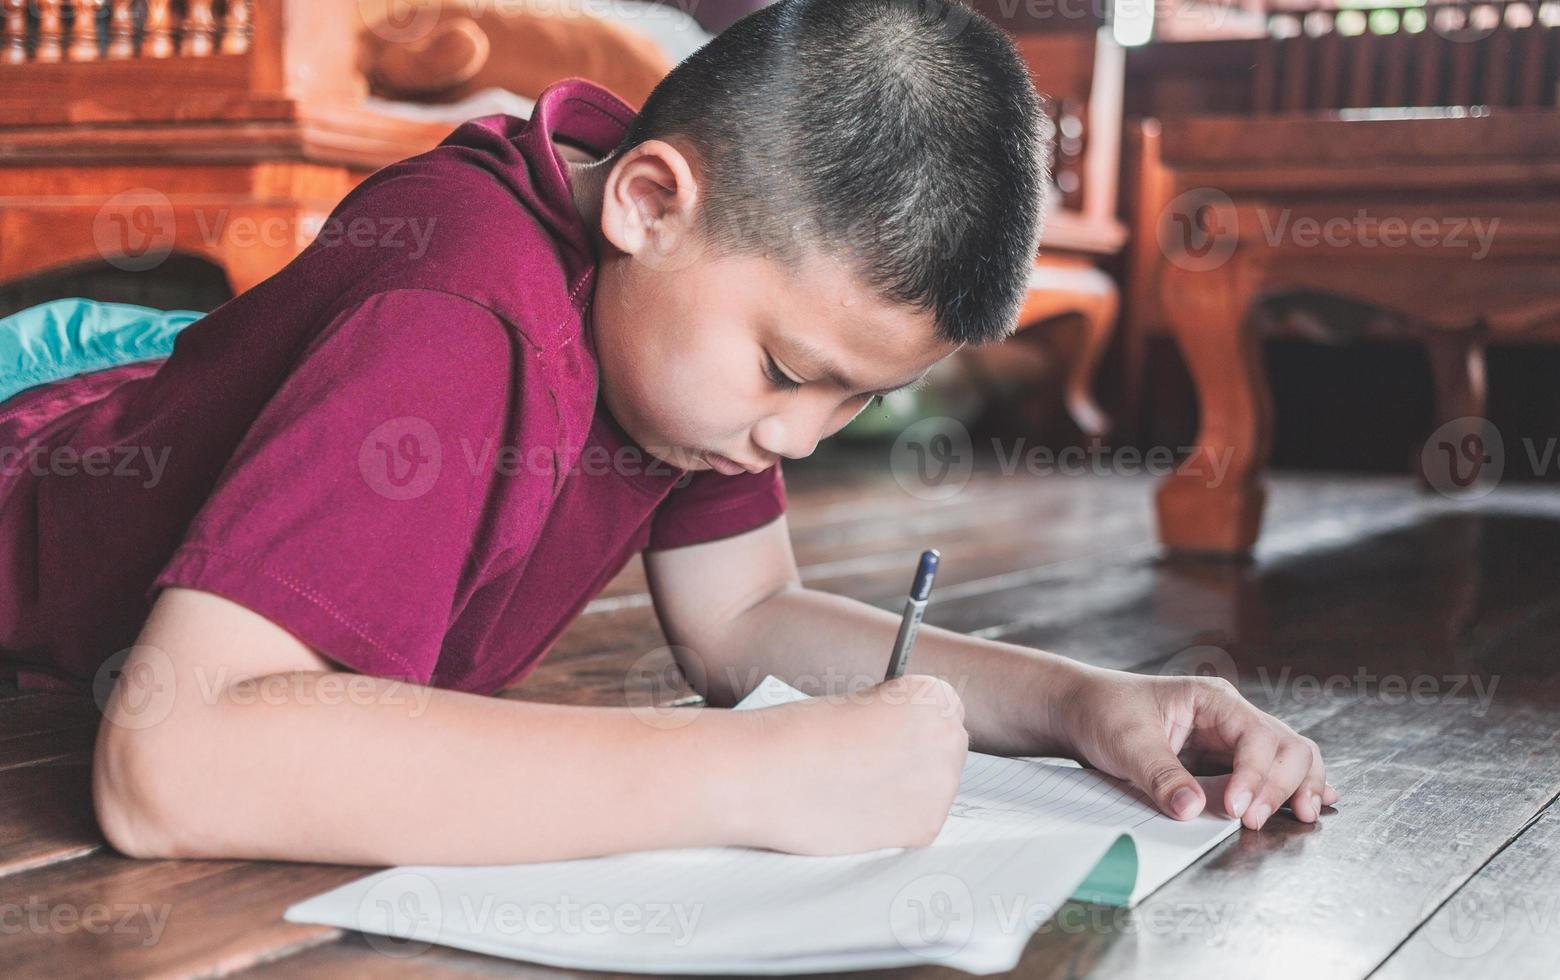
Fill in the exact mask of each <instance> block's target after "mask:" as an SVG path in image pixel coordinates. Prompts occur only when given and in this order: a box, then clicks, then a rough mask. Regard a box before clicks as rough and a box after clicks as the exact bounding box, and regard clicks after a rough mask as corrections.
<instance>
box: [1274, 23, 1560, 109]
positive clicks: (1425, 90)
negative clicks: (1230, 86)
mask: <svg viewBox="0 0 1560 980" xmlns="http://www.w3.org/2000/svg"><path fill="white" fill-rule="evenodd" d="M1268 30H1269V35H1270V37H1269V39H1267V40H1264V41H1260V42H1258V52H1257V62H1256V65H1257V70H1256V73H1255V76H1254V78H1253V82H1252V91H1251V109H1252V111H1253V112H1256V113H1271V112H1308V111H1325V110H1329V109H1347V108H1364V107H1407V106H1467V105H1486V106H1533V107H1537V106H1552V105H1555V102H1556V87H1557V86H1556V82H1557V71H1556V67H1557V61H1560V44H1557V41H1560V3H1557V2H1554V0H1480V2H1477V3H1461V2H1459V3H1441V4H1435V5H1432V6H1428V7H1407V8H1403V7H1375V8H1361V9H1349V10H1337V9H1313V10H1285V11H1277V12H1274V13H1273V14H1272V15H1271V16H1270V17H1269V18H1268Z"/></svg>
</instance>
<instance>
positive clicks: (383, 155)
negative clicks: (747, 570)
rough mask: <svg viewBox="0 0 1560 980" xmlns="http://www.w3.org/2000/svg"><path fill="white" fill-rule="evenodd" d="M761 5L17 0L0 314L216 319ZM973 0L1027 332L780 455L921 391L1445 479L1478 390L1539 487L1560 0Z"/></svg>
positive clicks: (1079, 431)
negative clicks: (1013, 183)
mask: <svg viewBox="0 0 1560 980" xmlns="http://www.w3.org/2000/svg"><path fill="white" fill-rule="evenodd" d="M761 6H764V3H763V2H762V0H661V2H651V0H421V2H413V0H358V2H345V0H342V2H334V3H324V2H318V0H314V2H303V0H251V2H242V0H214V2H199V0H165V2H157V0H127V2H119V0H113V2H108V0H98V2H92V0H75V2H70V0H64V2H53V3H48V2H37V0H33V2H25V3H24V2H5V3H4V5H3V9H4V22H3V23H4V27H3V30H4V37H3V41H0V63H3V64H4V66H5V67H4V69H3V70H4V71H5V72H6V77H7V78H8V79H10V80H11V81H12V84H10V85H7V86H5V87H4V89H3V90H0V172H3V174H4V178H3V181H0V184H3V190H0V315H5V314H7V313H10V312H14V311H16V310H19V309H22V308H25V307H27V306H30V305H33V304H36V303H40V302H43V301H45V300H48V299H53V298H58V297H64V296H85V297H90V298H95V299H101V300H116V301H123V302H135V303H142V304H145V305H149V306H157V307H161V308H165V309H174V308H182V309H193V310H210V309H212V308H214V307H215V306H217V305H219V304H220V303H222V302H223V301H224V300H226V299H227V298H229V297H230V296H232V295H234V294H235V293H237V292H239V291H242V290H243V289H245V288H247V287H248V286H250V285H252V284H254V283H255V282H258V281H259V280H260V279H263V278H265V277H266V276H268V275H270V274H271V273H272V272H274V271H275V270H276V269H278V268H280V267H281V266H282V265H283V264H285V263H286V262H287V261H288V260H289V259H290V258H291V257H292V256H293V255H295V254H296V253H297V252H298V251H299V250H301V249H302V247H303V246H304V245H306V244H307V243H308V241H309V240H310V239H311V237H312V235H313V234H314V233H315V232H316V231H317V230H318V226H319V223H320V221H322V220H323V218H324V217H325V216H326V215H327V214H328V213H329V211H330V209H331V207H332V206H333V205H334V203H335V202H336V201H337V200H339V199H340V197H341V196H342V195H343V194H345V193H346V191H347V190H349V189H350V188H351V187H352V186H353V184H354V183H356V182H357V181H358V180H361V179H362V178H363V177H364V176H366V175H367V174H368V173H370V172H372V171H373V170H374V169H376V168H378V167H380V166H383V165H384V164H386V163H389V162H391V161H393V160H396V159H399V158H401V157H404V156H408V155H411V154H413V153H416V152H418V151H420V150H422V149H424V148H427V147H429V146H431V145H433V144H434V143H436V142H437V141H438V140H439V139H440V138H442V136H443V135H444V134H445V133H447V132H448V131H449V129H450V128H451V127H452V126H453V125H455V124H457V123H459V122H460V121H462V120H464V119H467V118H471V117H473V116H476V115H480V114H483V113H487V112H495V111H504V112H512V113H515V114H517V115H522V116H523V115H526V114H527V113H528V112H529V109H530V107H531V105H532V102H531V100H532V99H533V98H534V97H535V96H536V95H537V94H538V93H539V92H540V91H541V89H542V88H544V87H545V86H546V85H548V84H550V83H551V82H553V81H556V80H557V79H559V78H563V77H567V76H570V75H579V76H584V77H587V78H591V79H592V80H594V81H598V82H600V83H601V84H604V85H607V86H608V87H610V88H612V89H613V90H614V91H616V92H618V93H619V94H620V95H622V96H623V97H624V98H625V99H626V100H627V101H629V102H630V103H632V104H635V105H638V104H641V103H642V101H643V99H644V98H645V96H646V95H647V94H648V92H649V91H650V89H651V88H652V87H653V86H654V85H655V83H656V81H657V80H658V79H659V78H660V77H662V76H663V75H664V74H665V72H667V71H668V70H670V68H671V67H672V66H673V65H675V64H676V63H677V62H678V61H680V60H681V59H682V58H685V57H687V55H688V54H689V53H691V52H692V51H694V50H697V48H698V47H699V46H700V45H702V44H704V43H705V42H707V41H708V40H709V39H710V38H711V37H713V36H714V35H715V34H716V33H717V32H719V31H721V30H723V29H724V28H726V27H727V26H729V25H730V24H731V23H732V22H733V21H735V20H736V19H737V18H739V17H741V16H743V15H745V14H747V13H750V12H751V11H753V10H755V9H757V8H759V7H761ZM972 6H974V7H975V8H977V9H978V10H979V11H980V12H981V13H983V14H985V15H987V16H989V17H991V18H992V19H993V20H994V21H995V22H996V23H997V24H998V25H1000V26H1001V27H1002V28H1003V29H1005V30H1007V31H1008V32H1010V33H1011V35H1012V36H1013V38H1014V41H1015V43H1016V44H1017V46H1018V49H1019V51H1020V52H1021V54H1022V55H1023V57H1024V59H1025V61H1026V63H1027V64H1028V65H1029V66H1030V69H1031V72H1032V74H1033V75H1034V79H1035V84H1036V87H1037V88H1038V90H1039V91H1040V92H1041V94H1042V95H1043V96H1044V98H1045V104H1046V105H1047V111H1048V113H1049V114H1050V116H1051V118H1052V121H1053V122H1054V124H1055V127H1056V142H1055V151H1054V159H1053V169H1054V179H1053V186H1052V187H1051V188H1050V198H1051V200H1050V206H1049V218H1048V224H1047V232H1046V235H1045V239H1044V242H1043V246H1042V248H1041V251H1040V254H1039V255H1037V256H1036V260H1035V271H1034V276H1033V279H1032V282H1031V285H1032V290H1031V294H1030V301H1029V302H1028V303H1027V304H1026V306H1025V309H1024V311H1023V314H1022V316H1021V318H1020V323H1019V324H1018V332H1017V333H1016V334H1015V336H1014V337H1013V338H1012V339H1011V340H1010V341H1008V342H1006V343H1004V344H1001V345H996V346H993V347H990V348H986V349H982V350H978V351H974V350H972V351H966V352H963V353H962V354H961V355H960V356H959V357H958V358H956V359H955V360H952V361H950V362H947V363H945V364H943V365H940V366H939V368H938V370H937V372H936V373H935V374H934V377H933V380H934V383H933V384H932V385H930V386H928V387H927V388H925V389H923V390H921V391H918V392H916V393H914V394H905V395H903V396H902V397H898V398H896V399H893V400H891V401H890V402H889V403H888V404H886V405H885V406H883V407H882V409H880V410H875V411H873V412H869V413H867V414H864V415H863V416H861V417H860V418H858V419H857V420H856V421H855V422H853V423H852V424H851V425H850V426H849V427H848V428H847V429H846V430H845V431H844V432H843V433H841V435H840V436H839V437H838V438H837V439H835V440H831V441H828V442H826V443H825V444H824V446H823V447H821V449H820V451H819V453H818V454H817V456H815V457H814V458H813V459H812V460H809V461H806V462H799V463H798V464H797V468H798V469H800V468H801V467H804V466H825V467H827V466H829V465H834V462H837V461H838V460H839V459H840V458H841V454H846V455H849V454H851V453H858V452H860V451H861V450H862V449H863V448H865V449H867V450H869V451H871V450H872V449H873V447H877V449H881V448H882V447H883V446H886V445H888V444H890V443H891V442H892V441H893V440H894V439H895V437H896V435H897V434H898V433H900V432H901V431H902V430H903V429H904V427H905V425H906V424H907V423H908V422H909V421H912V420H915V419H920V418H923V417H928V416H932V417H938V418H943V419H946V420H949V424H950V425H953V424H955V423H956V424H957V425H958V426H960V427H963V429H964V430H966V431H968V432H969V433H970V434H971V436H972V438H973V441H974V444H975V445H976V446H977V447H979V446H982V445H990V444H993V443H991V441H990V440H997V441H998V442H1000V441H1002V440H1009V441H1011V440H1015V439H1023V440H1027V444H1029V445H1044V446H1047V447H1051V448H1053V449H1061V448H1064V447H1067V446H1096V447H1099V446H1110V447H1114V448H1118V449H1119V448H1121V447H1133V448H1135V449H1137V450H1139V451H1145V452H1146V451H1148V450H1151V449H1153V448H1155V447H1166V448H1167V449H1168V450H1171V451H1173V452H1175V453H1176V454H1177V456H1178V458H1180V457H1184V456H1186V455H1187V454H1188V452H1189V451H1190V450H1191V449H1192V447H1194V446H1198V445H1202V446H1205V447H1208V446H1213V444H1214V443H1215V442H1217V441H1219V440H1220V439H1222V440H1223V441H1224V442H1227V443H1232V444H1239V445H1241V446H1243V447H1244V449H1245V450H1250V453H1249V455H1250V456H1252V457H1253V459H1252V460H1250V461H1249V469H1250V470H1251V472H1253V473H1260V471H1261V470H1262V468H1263V466H1264V464H1270V465H1273V466H1278V467H1288V468H1301V469H1320V470H1329V471H1358V472H1374V473H1403V474H1410V473H1415V472H1418V474H1419V478H1420V480H1421V481H1422V482H1427V483H1430V484H1431V485H1434V482H1435V480H1436V479H1437V477H1436V476H1435V475H1434V474H1429V475H1427V474H1425V473H1424V472H1423V467H1424V465H1426V457H1427V455H1433V453H1432V454H1427V453H1426V452H1425V446H1426V444H1427V443H1426V440H1427V437H1428V436H1429V434H1431V433H1432V432H1435V431H1439V430H1440V427H1441V426H1443V425H1445V424H1447V423H1448V422H1452V421H1455V420H1457V419H1465V418H1480V419H1487V420H1488V421H1489V422H1490V423H1491V424H1492V425H1494V426H1495V427H1496V428H1497V429H1498V430H1499V431H1501V432H1503V433H1506V434H1507V436H1508V439H1507V441H1508V446H1507V448H1508V450H1511V451H1508V452H1506V454H1505V460H1504V462H1505V467H1504V478H1505V479H1507V480H1524V479H1536V478H1542V479H1549V480H1553V479H1555V478H1556V475H1557V473H1560V463H1557V462H1556V461H1555V460H1554V459H1552V458H1550V457H1547V456H1546V455H1545V454H1544V453H1542V452H1541V451H1532V452H1520V451H1515V450H1514V447H1515V446H1517V445H1518V444H1519V440H1520V445H1523V446H1531V447H1537V448H1538V449H1539V450H1541V449H1542V448H1543V447H1544V446H1545V445H1546V444H1547V443H1546V442H1545V438H1544V436H1545V433H1548V432H1550V431H1551V430H1552V429H1553V421H1554V420H1555V419H1556V418H1557V417H1560V386H1556V385H1555V384H1553V383H1552V381H1551V380H1550V379H1553V378H1554V377H1556V368H1557V367H1560V350H1557V349H1556V348H1555V346H1553V343H1552V342H1553V340H1554V338H1555V333H1554V332H1553V327H1554V324H1555V322H1556V321H1557V319H1560V299H1557V298H1556V297H1557V289H1560V287H1557V285H1556V279H1557V276H1556V274H1555V271H1554V270H1555V268H1556V265H1555V259H1556V257H1557V245H1556V235H1557V231H1556V228H1557V226H1560V211H1557V206H1556V199H1557V192H1556V172H1557V167H1560V159H1557V151H1560V130H1557V129H1556V119H1557V107H1556V101H1557V87H1560V84H1557V63H1560V29H1557V25H1560V2H1557V0H1496V2H1477V3H1468V2H1462V0H1458V2H1449V3H1428V4H1427V3H1423V2H1417V3H1416V2H1382V3H1358V2H1352V0H1350V2H1333V0H1238V2H1223V0H1206V2H1204V0H1177V2H1165V3H1158V4H1151V3H1147V2H1135V3H1110V2H1108V0H1075V2H1068V3H1061V2H1056V3H1035V2H1022V0H975V2H973V3H972ZM175 189H177V192H175ZM1189 354H1190V355H1191V356H1189ZM1194 379H1195V380H1194ZM1200 424H1201V425H1202V426H1203V429H1202V433H1201V435H1199V425H1200ZM1513 436H1515V437H1516V438H1515V439H1513ZM1243 452H1244V450H1243ZM1556 455H1560V454H1556ZM878 458H879V459H881V453H879V456H878ZM1246 466H1247V464H1246V463H1238V464H1237V470H1241V469H1242V467H1246ZM1198 506H1201V505H1198ZM1209 506H1213V505H1212V504H1209ZM1161 517H1162V519H1166V518H1164V516H1163V515H1161ZM1169 519H1174V518H1169ZM1189 533H1192V534H1193V537H1194V538H1196V536H1197V532H1189ZM1239 537H1240V535H1238V534H1237V535H1236V538H1239ZM1193 543H1194V544H1195V543H1198V542H1197V541H1194V542H1193ZM1201 543H1202V544H1206V545H1208V546H1209V547H1211V548H1212V549H1214V550H1239V547H1238V546H1239V544H1240V542H1239V541H1236V540H1230V539H1217V540H1216V539H1212V538H1210V539H1207V540H1203V541H1201Z"/></svg>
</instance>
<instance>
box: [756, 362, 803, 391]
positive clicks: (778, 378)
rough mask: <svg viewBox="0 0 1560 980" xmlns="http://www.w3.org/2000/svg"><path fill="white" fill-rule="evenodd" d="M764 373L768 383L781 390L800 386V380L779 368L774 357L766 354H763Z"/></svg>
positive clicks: (790, 389) (793, 389)
mask: <svg viewBox="0 0 1560 980" xmlns="http://www.w3.org/2000/svg"><path fill="white" fill-rule="evenodd" d="M764 375H765V377H767V378H768V379H769V383H770V384H772V385H774V386H775V387H776V388H779V389H780V390H781V391H795V390H796V389H798V388H800V387H801V386H802V383H801V382H800V381H797V380H796V379H795V378H792V377H790V376H789V375H787V374H786V373H785V372H784V371H782V370H780V365H778V364H776V363H775V359H774V358H773V357H770V356H768V355H767V354H766V355H765V356H764Z"/></svg>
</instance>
